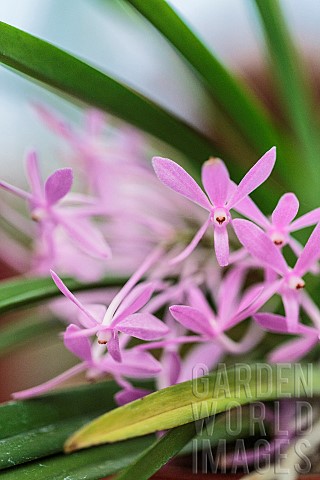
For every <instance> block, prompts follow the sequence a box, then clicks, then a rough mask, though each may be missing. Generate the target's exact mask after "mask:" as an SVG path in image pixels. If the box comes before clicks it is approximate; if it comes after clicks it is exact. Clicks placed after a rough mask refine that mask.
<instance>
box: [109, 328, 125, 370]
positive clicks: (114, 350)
mask: <svg viewBox="0 0 320 480" xmlns="http://www.w3.org/2000/svg"><path fill="white" fill-rule="evenodd" d="M107 347H108V352H109V353H110V355H111V357H112V358H113V359H114V360H115V361H116V362H119V363H120V362H121V361H122V355H121V352H120V345H119V335H118V334H117V333H116V332H114V331H113V332H112V336H111V338H110V340H109V341H108V343H107Z"/></svg>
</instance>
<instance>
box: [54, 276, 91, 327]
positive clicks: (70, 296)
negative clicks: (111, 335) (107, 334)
mask: <svg viewBox="0 0 320 480" xmlns="http://www.w3.org/2000/svg"><path fill="white" fill-rule="evenodd" d="M50 273H51V277H52V279H53V281H54V283H55V284H56V285H57V287H58V288H59V290H60V292H61V293H63V295H64V296H65V297H67V298H68V299H69V300H71V302H73V303H74V304H75V305H76V306H77V307H78V308H79V309H80V310H81V312H83V313H84V314H85V315H86V316H87V317H88V318H89V319H90V320H91V321H92V323H93V324H97V323H98V322H97V320H96V319H95V318H94V317H93V316H92V315H91V313H90V312H89V310H88V309H87V308H85V306H84V305H82V303H81V302H80V301H79V300H78V299H77V298H76V297H75V296H74V295H73V293H71V292H70V290H69V289H68V288H67V287H66V285H65V284H64V283H63V281H62V280H61V278H59V277H58V275H57V274H56V273H55V272H54V271H53V270H50Z"/></svg>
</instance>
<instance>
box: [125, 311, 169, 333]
mask: <svg viewBox="0 0 320 480" xmlns="http://www.w3.org/2000/svg"><path fill="white" fill-rule="evenodd" d="M116 328H117V330H119V331H120V332H123V333H126V334H127V335H131V336H132V337H135V338H140V339H141V340H158V339H160V338H162V337H163V336H164V335H166V334H167V333H168V332H169V328H168V327H167V326H166V324H165V323H163V322H162V321H161V320H159V319H158V318H156V317H155V316H154V315H151V314H150V313H134V314H132V315H129V316H128V317H126V318H125V319H124V320H121V321H120V322H119V323H117V327H116Z"/></svg>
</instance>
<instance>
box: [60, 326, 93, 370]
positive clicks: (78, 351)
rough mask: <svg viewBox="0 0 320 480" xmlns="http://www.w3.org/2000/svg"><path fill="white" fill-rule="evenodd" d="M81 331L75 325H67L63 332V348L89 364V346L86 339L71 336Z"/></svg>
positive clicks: (90, 357)
mask: <svg viewBox="0 0 320 480" xmlns="http://www.w3.org/2000/svg"><path fill="white" fill-rule="evenodd" d="M78 331H81V329H80V328H79V327H77V325H69V326H68V327H67V329H66V331H65V332H64V335H63V341H64V345H65V347H66V348H67V349H68V350H70V352H72V353H73V354H74V355H75V356H76V357H78V358H81V360H84V361H86V362H91V360H92V356H91V344H90V341H89V339H88V338H86V337H74V336H73V335H72V334H73V333H75V332H78Z"/></svg>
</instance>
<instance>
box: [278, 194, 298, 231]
mask: <svg viewBox="0 0 320 480" xmlns="http://www.w3.org/2000/svg"><path fill="white" fill-rule="evenodd" d="M298 210H299V200H298V199H297V197H296V196H295V194H294V193H285V194H284V195H282V197H281V198H280V200H279V202H278V204H277V206H276V208H275V209H274V211H273V213H272V223H273V224H274V225H275V226H276V227H287V226H288V225H289V223H291V222H292V220H293V219H294V218H295V217H296V215H297V213H298Z"/></svg>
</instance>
